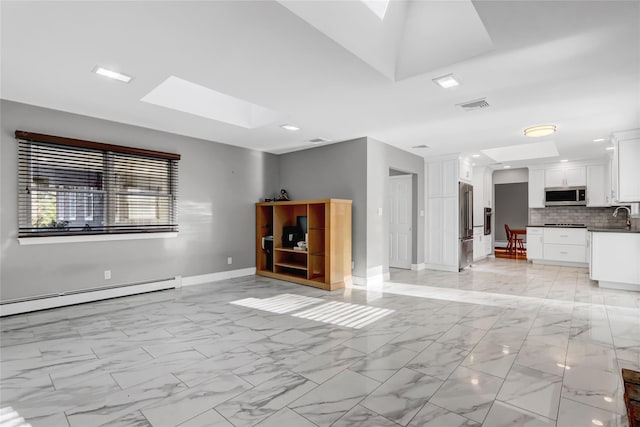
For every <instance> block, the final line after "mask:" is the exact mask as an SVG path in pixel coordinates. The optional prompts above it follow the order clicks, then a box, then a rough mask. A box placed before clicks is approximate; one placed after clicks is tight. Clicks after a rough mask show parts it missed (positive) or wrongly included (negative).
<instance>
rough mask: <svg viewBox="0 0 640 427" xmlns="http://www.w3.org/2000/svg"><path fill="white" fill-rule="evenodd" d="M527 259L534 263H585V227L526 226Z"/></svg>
mask: <svg viewBox="0 0 640 427" xmlns="http://www.w3.org/2000/svg"><path fill="white" fill-rule="evenodd" d="M527 259H528V260H531V261H533V262H536V263H541V264H544V263H549V264H567V265H578V264H579V265H584V266H586V265H587V262H588V258H587V229H586V228H562V227H527Z"/></svg>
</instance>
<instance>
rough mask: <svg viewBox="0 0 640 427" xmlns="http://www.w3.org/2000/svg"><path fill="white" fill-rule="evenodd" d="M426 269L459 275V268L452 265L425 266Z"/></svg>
mask: <svg viewBox="0 0 640 427" xmlns="http://www.w3.org/2000/svg"><path fill="white" fill-rule="evenodd" d="M425 268H428V269H429V270H439V271H450V272H452V273H458V267H457V266H452V265H440V264H425Z"/></svg>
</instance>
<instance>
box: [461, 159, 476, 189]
mask: <svg viewBox="0 0 640 427" xmlns="http://www.w3.org/2000/svg"><path fill="white" fill-rule="evenodd" d="M459 170H460V179H461V180H462V181H465V182H468V183H471V182H472V180H473V167H472V166H471V160H470V159H468V158H463V159H460V164H459Z"/></svg>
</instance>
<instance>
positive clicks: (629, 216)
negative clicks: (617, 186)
mask: <svg viewBox="0 0 640 427" xmlns="http://www.w3.org/2000/svg"><path fill="white" fill-rule="evenodd" d="M620 209H626V210H627V229H631V208H629V206H618V207H617V208H616V210H615V211H613V216H614V217H617V216H618V211H619V210H620Z"/></svg>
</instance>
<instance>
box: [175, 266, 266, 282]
mask: <svg viewBox="0 0 640 427" xmlns="http://www.w3.org/2000/svg"><path fill="white" fill-rule="evenodd" d="M254 274H256V268H255V267H249V268H241V269H239V270H229V271H220V272H218V273H209V274H201V275H199V276H189V277H183V278H182V286H193V285H201V284H203V283H209V282H217V281H219V280H226V279H235V278H236V277H244V276H253V275H254Z"/></svg>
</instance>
